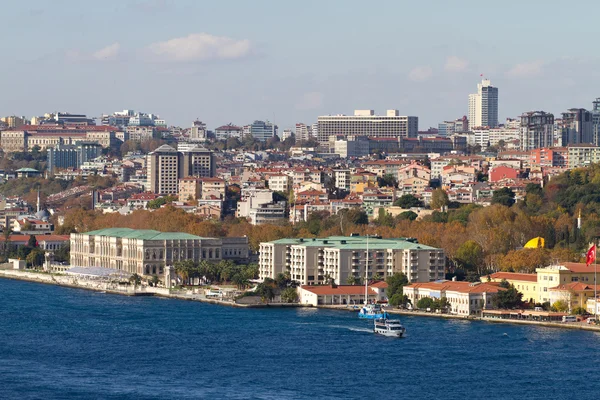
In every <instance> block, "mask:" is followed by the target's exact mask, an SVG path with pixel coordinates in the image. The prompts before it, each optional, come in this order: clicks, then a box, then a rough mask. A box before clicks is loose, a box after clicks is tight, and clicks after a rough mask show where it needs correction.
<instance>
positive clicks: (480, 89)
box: [468, 79, 498, 130]
mask: <svg viewBox="0 0 600 400" xmlns="http://www.w3.org/2000/svg"><path fill="white" fill-rule="evenodd" d="M468 119H469V129H470V130H471V129H473V128H477V127H483V126H488V127H490V128H495V127H497V126H498V88H497V87H494V86H492V83H491V82H490V80H489V79H483V80H482V81H481V83H478V84H477V93H472V94H470V95H469V118H468Z"/></svg>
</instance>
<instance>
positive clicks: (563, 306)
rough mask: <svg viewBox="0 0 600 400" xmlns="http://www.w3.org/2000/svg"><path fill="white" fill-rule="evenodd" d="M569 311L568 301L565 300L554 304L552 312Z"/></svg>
mask: <svg viewBox="0 0 600 400" xmlns="http://www.w3.org/2000/svg"><path fill="white" fill-rule="evenodd" d="M568 310H569V305H568V304H567V302H566V301H564V300H556V301H555V302H554V303H553V304H552V311H557V312H566V311H568Z"/></svg>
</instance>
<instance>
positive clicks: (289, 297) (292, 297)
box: [281, 287, 298, 303]
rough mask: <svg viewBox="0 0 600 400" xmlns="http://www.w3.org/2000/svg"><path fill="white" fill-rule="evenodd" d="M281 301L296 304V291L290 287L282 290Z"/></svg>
mask: <svg viewBox="0 0 600 400" xmlns="http://www.w3.org/2000/svg"><path fill="white" fill-rule="evenodd" d="M281 301H282V302H284V303H297V302H298V291H297V290H296V289H295V288H292V287H288V288H285V289H283V290H282V291H281Z"/></svg>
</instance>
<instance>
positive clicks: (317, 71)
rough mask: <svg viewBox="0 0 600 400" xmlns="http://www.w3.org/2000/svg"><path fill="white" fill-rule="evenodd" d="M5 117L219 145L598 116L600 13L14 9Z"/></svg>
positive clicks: (350, 4)
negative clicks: (461, 121) (315, 133)
mask: <svg viewBox="0 0 600 400" xmlns="http://www.w3.org/2000/svg"><path fill="white" fill-rule="evenodd" d="M2 6H3V7H2V14H3V18H2V22H1V23H0V50H1V54H2V56H1V59H0V60H1V62H0V76H1V78H2V82H1V83H2V84H1V86H0V115H12V114H17V115H27V116H32V115H40V114H43V113H44V112H51V111H56V110H59V111H69V112H73V113H86V114H88V115H93V116H99V115H100V114H102V113H109V112H113V111H117V110H122V109H135V110H139V111H144V112H153V113H157V114H159V115H160V116H161V117H162V118H165V119H166V120H167V123H169V124H178V125H181V126H189V125H191V121H192V120H194V119H195V118H199V119H201V120H203V121H205V122H206V123H207V124H208V127H209V128H210V129H214V128H215V127H217V126H219V125H222V124H225V123H228V122H233V123H234V124H238V125H243V124H247V123H250V122H251V121H253V120H255V119H269V120H271V121H275V122H276V123H278V125H279V127H280V130H281V129H284V128H287V127H291V126H293V124H295V123H296V122H306V123H312V122H315V121H316V118H317V116H318V115H326V114H341V113H343V114H351V113H352V112H353V110H354V109H374V110H376V112H378V113H383V112H385V110H386V109H388V108H389V109H399V110H400V113H401V114H402V115H417V116H418V117H419V119H420V121H419V127H420V129H427V127H429V126H437V123H438V122H440V121H442V120H445V119H446V120H447V119H454V118H458V117H460V116H462V115H464V114H466V113H467V98H468V94H469V93H472V92H474V91H475V90H476V84H477V82H478V81H479V79H481V78H480V74H484V75H485V76H486V77H488V78H490V79H491V80H492V84H493V85H494V86H497V87H499V97H500V100H499V101H500V115H499V117H500V119H501V120H504V118H506V117H514V116H517V115H519V114H520V113H522V112H524V111H528V110H534V109H535V110H545V111H550V112H554V113H560V112H562V111H565V110H566V109H567V108H571V107H584V108H591V102H592V100H593V99H594V98H595V97H597V96H598V97H600V85H599V84H600V68H599V67H600V62H599V60H598V56H597V55H596V54H595V53H596V51H595V50H594V48H595V44H596V38H597V36H598V29H599V28H598V22H597V21H598V17H597V15H598V14H599V12H600V3H598V2H597V0H596V1H594V0H591V1H587V0H580V1H578V2H577V3H576V4H575V3H573V4H570V3H566V2H564V1H554V0H545V1H541V0H527V1H525V0H503V1H498V0H495V1H485V0H481V1H471V0H464V1H461V0H457V1H447V0H438V1H435V0H419V1H418V0H412V1H404V0H390V1H366V0H361V1H354V0H339V1H338V0H303V1H291V0H290V1H288V0H269V1H267V0H237V1H234V0H211V1H205V0H146V1H144V0H131V1H127V0H119V1H113V0H103V1H90V0H74V1H71V0H46V1H45V0H28V1H23V0H19V1H16V0H3V1H2Z"/></svg>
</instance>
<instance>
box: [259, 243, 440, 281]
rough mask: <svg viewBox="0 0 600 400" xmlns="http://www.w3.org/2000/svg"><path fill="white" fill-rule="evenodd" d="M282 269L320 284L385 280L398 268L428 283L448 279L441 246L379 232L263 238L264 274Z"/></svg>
mask: <svg viewBox="0 0 600 400" xmlns="http://www.w3.org/2000/svg"><path fill="white" fill-rule="evenodd" d="M367 252H368V258H369V261H368V271H367V268H366V267H367ZM283 272H289V273H290V275H291V278H292V279H294V280H296V281H298V282H299V283H300V284H301V285H320V284H324V283H325V282H326V280H327V279H329V278H330V279H333V281H334V282H335V283H336V284H338V285H340V284H344V283H347V282H348V280H349V279H352V280H355V281H356V280H362V279H364V278H365V276H368V277H369V279H373V278H375V277H380V278H384V279H385V278H386V277H387V276H390V275H393V274H394V273H398V272H402V273H404V274H406V276H407V277H408V279H409V280H410V281H411V282H429V281H435V280H438V279H443V277H444V273H445V256H444V251H443V250H442V249H437V248H434V247H430V246H425V245H422V244H419V243H416V242H415V241H409V240H406V239H381V238H380V237H370V238H366V237H363V236H332V237H327V238H312V239H303V238H300V239H280V240H275V241H272V242H263V243H261V244H260V252H259V276H260V278H261V279H264V278H273V279H274V278H275V277H276V276H277V274H279V273H283ZM367 272H368V273H367Z"/></svg>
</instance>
